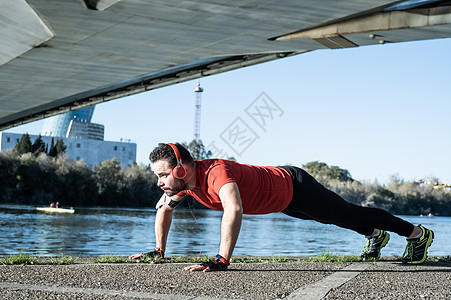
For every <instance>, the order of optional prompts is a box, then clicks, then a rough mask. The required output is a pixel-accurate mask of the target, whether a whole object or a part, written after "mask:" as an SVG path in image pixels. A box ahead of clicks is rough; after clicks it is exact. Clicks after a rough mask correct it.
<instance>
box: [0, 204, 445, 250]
mask: <svg viewBox="0 0 451 300" xmlns="http://www.w3.org/2000/svg"><path fill="white" fill-rule="evenodd" d="M193 212H194V215H195V217H196V218H197V221H198V225H197V224H196V221H195V220H194V219H193V216H192V215H191V212H190V210H189V209H182V208H177V209H176V210H175V212H174V216H173V222H172V226H171V231H170V233H169V240H168V246H167V251H166V255H167V256H197V255H199V253H200V252H201V251H202V252H201V255H202V256H203V255H209V256H212V255H216V253H217V252H218V247H219V239H220V223H221V215H222V213H221V212H217V211H213V210H200V209H197V210H194V211H193ZM401 217H402V218H403V219H406V220H407V221H410V222H412V223H414V224H423V225H424V226H426V227H428V228H430V229H432V230H434V232H435V239H434V243H433V244H432V246H431V248H429V255H433V256H448V255H451V235H450V234H449V232H450V230H451V217H421V216H401ZM154 220H155V209H129V208H120V209H119V208H78V209H77V208H76V211H75V214H47V213H41V212H37V211H36V209H35V207H32V206H23V205H0V245H1V246H0V256H6V255H12V254H17V253H18V251H21V252H24V253H29V254H38V255H41V256H50V255H71V256H99V255H119V256H128V255H131V254H134V253H139V252H143V251H150V250H151V249H153V247H154V246H155V234H154V227H153V225H154ZM198 228H199V229H198ZM363 244H364V238H363V237H362V236H361V235H359V234H357V233H354V232H352V231H349V230H346V229H341V228H339V227H336V226H333V225H324V224H320V223H317V222H314V221H306V220H299V219H294V218H291V217H289V216H287V215H284V214H282V213H276V214H270V215H245V216H244V218H243V223H242V229H241V232H240V236H239V239H238V242H237V245H236V248H235V251H234V255H235V256H311V255H319V254H321V253H323V252H325V251H330V252H331V253H334V254H339V255H359V254H360V251H361V250H362V247H363ZM404 247H405V238H403V237H399V236H397V235H396V234H394V233H392V234H391V239H390V242H389V243H388V244H387V246H386V247H385V248H384V249H383V250H382V255H384V256H385V255H397V256H399V255H402V253H403V251H404Z"/></svg>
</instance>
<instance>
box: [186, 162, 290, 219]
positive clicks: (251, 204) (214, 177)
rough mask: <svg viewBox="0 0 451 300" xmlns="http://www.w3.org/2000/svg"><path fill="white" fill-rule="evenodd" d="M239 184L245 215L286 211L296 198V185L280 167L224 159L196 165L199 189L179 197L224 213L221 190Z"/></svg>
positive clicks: (188, 191) (196, 188) (197, 186)
mask: <svg viewBox="0 0 451 300" xmlns="http://www.w3.org/2000/svg"><path fill="white" fill-rule="evenodd" d="M229 182H236V184H237V185H238V189H239V191H240V196H241V201H242V204H243V212H244V213H245V214H267V213H272V212H279V211H282V210H284V209H285V208H286V207H287V206H288V204H290V201H291V198H292V197H293V182H292V181H291V176H290V174H288V172H287V171H286V170H285V169H283V168H280V167H259V166H251V165H245V164H239V163H237V162H234V161H229V160H223V159H202V160H198V161H196V187H195V188H194V189H193V190H186V191H182V192H180V193H178V194H177V195H178V196H181V197H183V196H185V195H186V194H188V195H191V196H193V197H194V198H196V200H197V201H199V202H200V203H202V204H203V205H205V206H207V207H209V208H211V209H214V210H223V208H222V204H221V200H220V199H219V190H220V189H221V187H222V186H223V185H224V184H226V183H229Z"/></svg>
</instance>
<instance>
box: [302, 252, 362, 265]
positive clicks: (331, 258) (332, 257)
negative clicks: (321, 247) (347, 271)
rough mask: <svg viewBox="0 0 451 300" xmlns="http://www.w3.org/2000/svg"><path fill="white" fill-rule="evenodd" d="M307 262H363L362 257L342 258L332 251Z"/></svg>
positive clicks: (308, 259)
mask: <svg viewBox="0 0 451 300" xmlns="http://www.w3.org/2000/svg"><path fill="white" fill-rule="evenodd" d="M306 261H313V262H339V263H341V262H358V261H362V259H361V258H360V256H340V255H337V254H333V253H331V252H330V251H325V252H323V253H322V254H321V255H319V256H314V257H311V258H307V259H306Z"/></svg>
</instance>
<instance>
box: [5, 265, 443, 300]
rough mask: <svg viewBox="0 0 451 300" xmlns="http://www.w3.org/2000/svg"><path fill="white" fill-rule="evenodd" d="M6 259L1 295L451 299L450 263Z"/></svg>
mask: <svg viewBox="0 0 451 300" xmlns="http://www.w3.org/2000/svg"><path fill="white" fill-rule="evenodd" d="M186 265H187V264H173V263H172V264H170V263H167V264H141V263H140V264H138V263H126V264H90V263H79V264H78V263H77V264H73V265H63V266H54V265H26V266H22V265H13V266H7V265H1V266H0V298H1V299H14V300H16V299H168V300H188V299H196V300H210V299H218V298H219V299H451V262H426V263H424V264H422V265H419V266H411V265H402V264H401V263H400V262H398V261H394V260H384V261H380V262H376V263H367V262H365V263H364V262H359V263H318V262H289V263H256V264H254V263H248V264H232V265H231V266H230V269H229V271H227V272H212V273H199V272H193V273H190V272H186V271H184V270H183V267H184V266H186Z"/></svg>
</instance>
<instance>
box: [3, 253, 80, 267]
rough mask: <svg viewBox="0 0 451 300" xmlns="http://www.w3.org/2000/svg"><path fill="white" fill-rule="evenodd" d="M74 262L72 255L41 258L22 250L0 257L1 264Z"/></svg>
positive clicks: (62, 263) (60, 263)
mask: <svg viewBox="0 0 451 300" xmlns="http://www.w3.org/2000/svg"><path fill="white" fill-rule="evenodd" d="M74 263H75V259H74V258H73V257H72V256H61V257H50V258H41V257H39V256H38V255H36V254H35V255H33V254H26V253H23V252H19V253H18V254H15V255H11V256H8V257H4V258H2V259H0V264H2V265H69V264H74Z"/></svg>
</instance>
